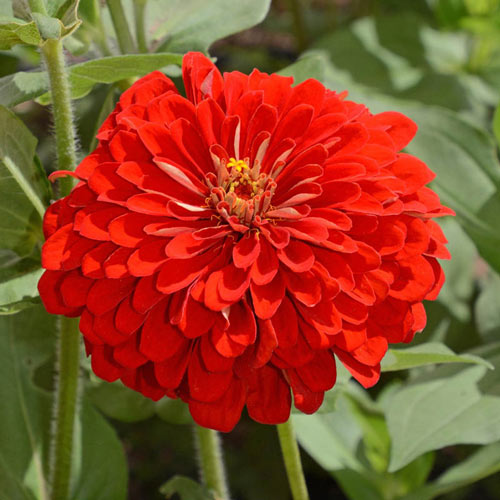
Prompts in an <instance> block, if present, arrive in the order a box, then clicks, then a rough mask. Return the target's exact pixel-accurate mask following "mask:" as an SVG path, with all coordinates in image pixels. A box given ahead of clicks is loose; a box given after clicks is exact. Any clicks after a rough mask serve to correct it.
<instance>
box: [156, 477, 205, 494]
mask: <svg viewBox="0 0 500 500" xmlns="http://www.w3.org/2000/svg"><path fill="white" fill-rule="evenodd" d="M160 493H161V494H162V495H165V498H172V497H173V496H174V495H175V494H177V495H179V497H180V499H181V500H215V495H214V494H213V493H212V492H211V491H210V490H208V489H207V488H205V487H204V486H202V485H201V484H199V483H197V482H196V481H193V480H192V479H189V478H188V477H184V476H174V477H173V478H172V479H170V480H169V481H167V482H166V483H165V484H164V485H163V486H162V487H161V488H160Z"/></svg>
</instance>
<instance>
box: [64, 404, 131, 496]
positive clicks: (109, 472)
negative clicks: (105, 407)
mask: <svg viewBox="0 0 500 500" xmlns="http://www.w3.org/2000/svg"><path fill="white" fill-rule="evenodd" d="M80 420H81V422H80V424H79V425H78V426H77V431H78V430H79V431H80V432H79V436H78V442H79V446H76V447H75V455H76V456H75V457H74V459H73V460H74V464H75V470H73V471H72V472H73V476H74V480H75V482H76V485H75V486H74V487H73V488H72V495H71V498H75V499H82V500H83V499H86V498H88V499H92V500H110V499H111V498H112V499H113V500H126V498H127V481H128V477H127V476H128V472H127V461H126V458H125V453H124V450H123V446H122V444H121V442H120V440H119V439H118V436H117V435H116V432H115V430H114V429H113V427H111V425H109V423H108V422H107V421H106V420H105V419H104V418H103V417H102V415H100V414H99V413H98V412H97V411H96V410H94V408H92V406H91V404H90V403H89V401H88V399H87V398H84V400H83V405H82V411H81V415H80Z"/></svg>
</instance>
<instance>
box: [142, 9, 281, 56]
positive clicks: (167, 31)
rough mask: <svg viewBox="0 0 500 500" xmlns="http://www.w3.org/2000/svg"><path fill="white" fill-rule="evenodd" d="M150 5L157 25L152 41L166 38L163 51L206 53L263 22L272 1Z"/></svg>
mask: <svg viewBox="0 0 500 500" xmlns="http://www.w3.org/2000/svg"><path fill="white" fill-rule="evenodd" d="M155 3H156V5H155V4H153V3H151V4H150V5H148V9H149V11H150V16H151V17H152V18H153V19H154V20H155V22H158V20H163V22H161V23H159V24H157V26H158V27H157V28H156V29H155V31H154V32H153V38H154V39H156V40H159V39H163V38H164V37H166V39H165V41H164V42H163V43H162V44H161V50H163V51H172V52H181V53H182V52H187V51H189V50H199V51H202V52H205V51H206V50H208V48H209V47H210V45H212V43H213V42H215V41H216V40H219V39H221V38H224V37H226V36H228V35H232V34H233V33H237V32H238V31H242V30H244V29H247V28H251V27H252V26H254V25H256V24H258V23H260V22H261V21H262V20H263V19H264V18H265V16H266V14H267V12H268V10H269V6H270V4H271V2H270V0H239V1H237V2H235V1H233V0H212V1H211V2H206V1H205V0H169V2H167V3H162V2H155Z"/></svg>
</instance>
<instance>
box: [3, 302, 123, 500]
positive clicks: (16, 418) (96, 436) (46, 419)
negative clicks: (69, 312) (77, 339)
mask: <svg viewBox="0 0 500 500" xmlns="http://www.w3.org/2000/svg"><path fill="white" fill-rule="evenodd" d="M56 321H57V320H56V317H55V316H51V315H49V314H48V313H46V312H45V310H44V309H43V308H42V307H40V306H38V307H33V308H31V309H29V310H26V311H22V312H20V313H19V314H16V315H10V316H0V400H1V401H2V411H1V412H0V484H1V485H2V488H1V492H0V498H2V499H3V498H5V499H6V500H7V499H8V500H18V499H19V500H24V499H33V498H34V497H36V498H47V496H46V495H44V494H43V493H42V492H43V491H46V489H47V482H46V476H47V457H48V438H49V435H48V434H49V431H50V428H51V425H50V418H51V407H52V397H51V395H50V394H49V393H47V392H46V391H45V390H44V389H41V388H40V387H39V386H37V385H36V383H35V381H34V380H35V372H36V370H37V369H38V368H39V367H41V366H42V365H44V364H45V363H46V362H47V361H48V360H49V359H51V357H52V356H53V353H54V349H55V330H56ZM76 435H77V446H76V448H75V457H74V468H73V476H74V477H73V480H72V485H73V487H72V489H73V492H72V498H74V499H86V498H92V499H93V500H108V499H110V498H113V499H116V500H124V499H125V497H126V481H127V479H126V464H125V457H124V453H123V449H122V447H121V444H120V442H119V441H118V439H117V437H116V435H115V433H114V431H113V429H112V428H111V427H110V426H109V425H108V424H107V423H106V422H105V421H104V419H103V417H101V416H100V415H99V414H98V413H96V412H95V410H93V409H92V407H91V406H90V405H89V403H88V402H87V401H86V399H85V398H84V401H83V408H82V412H81V420H79V421H78V422H77V426H76ZM4 479H5V480H4ZM6 488H8V489H6ZM2 494H3V495H4V497H2Z"/></svg>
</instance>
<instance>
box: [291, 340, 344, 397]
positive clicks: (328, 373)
mask: <svg viewBox="0 0 500 500" xmlns="http://www.w3.org/2000/svg"><path fill="white" fill-rule="evenodd" d="M296 372H297V375H298V376H299V377H300V379H301V380H302V382H304V384H305V385H306V386H307V387H308V388H309V389H310V390H311V391H312V392H323V391H327V390H328V389H331V388H332V387H333V386H334V385H335V381H336V380H337V368H336V366H335V358H334V356H333V354H332V353H331V352H330V351H327V350H325V351H316V354H315V356H314V359H313V360H311V361H310V362H309V363H307V364H306V365H303V366H300V367H298V368H296Z"/></svg>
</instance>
